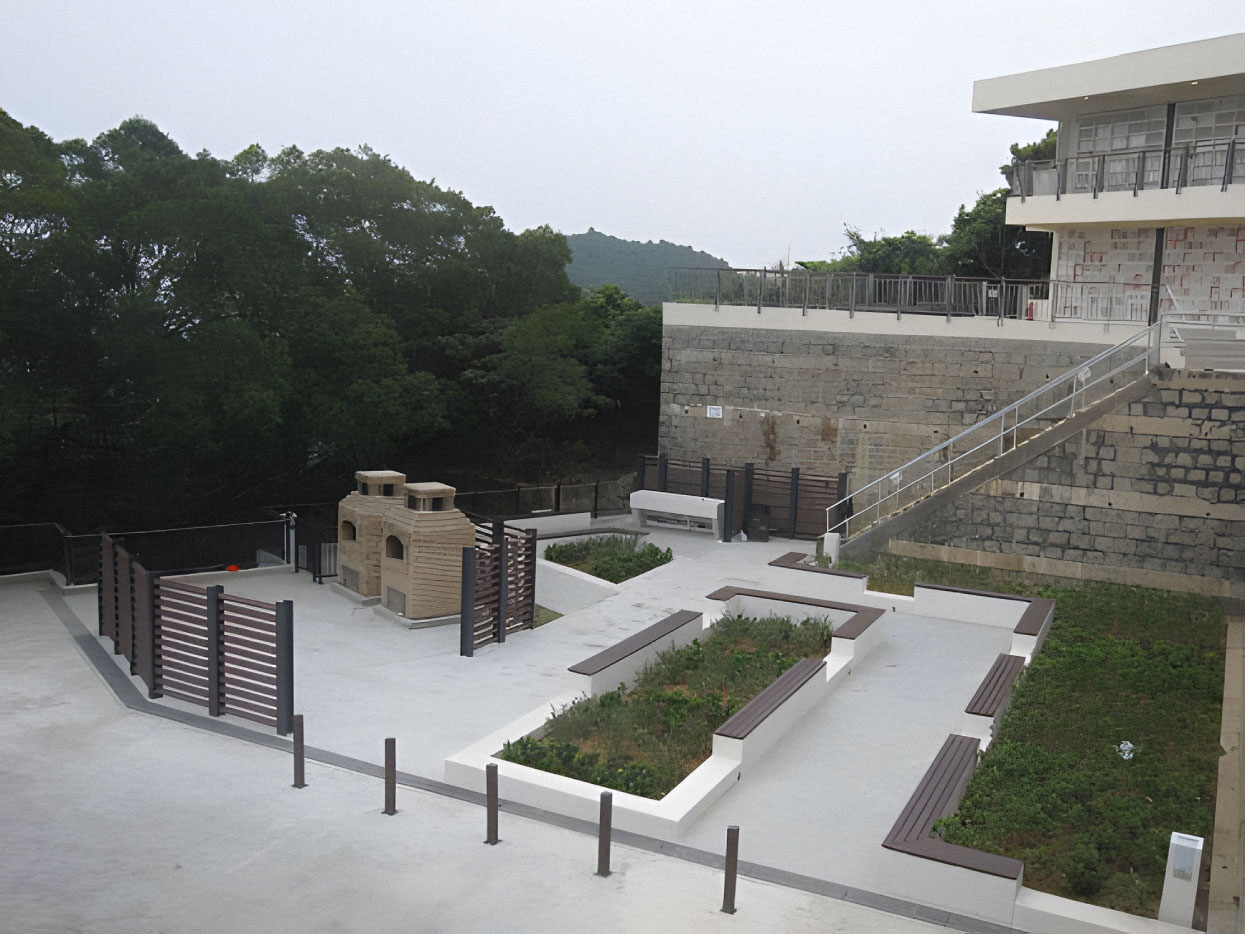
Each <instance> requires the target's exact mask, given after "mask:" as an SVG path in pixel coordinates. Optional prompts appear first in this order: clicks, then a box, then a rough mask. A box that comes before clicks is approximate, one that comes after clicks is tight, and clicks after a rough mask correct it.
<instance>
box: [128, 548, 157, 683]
mask: <svg viewBox="0 0 1245 934" xmlns="http://www.w3.org/2000/svg"><path fill="white" fill-rule="evenodd" d="M133 570H134V668H135V674H137V675H138V676H139V677H140V678H142V679H143V683H144V684H146V685H147V696H148V697H153V698H154V697H162V696H163V692H162V691H161V690H160V685H159V680H158V678H157V677H156V670H157V667H158V666H157V664H156V642H157V641H158V640H159V637H160V634H159V631H158V630H157V628H156V578H155V575H153V574H152V573H151V572H150V571H148V570H147V569H146V568H144V567H143V566H142V565H141V564H135V565H133Z"/></svg>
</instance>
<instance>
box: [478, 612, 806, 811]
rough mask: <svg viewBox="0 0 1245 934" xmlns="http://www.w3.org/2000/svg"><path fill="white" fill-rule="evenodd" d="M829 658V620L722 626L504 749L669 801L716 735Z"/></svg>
mask: <svg viewBox="0 0 1245 934" xmlns="http://www.w3.org/2000/svg"><path fill="white" fill-rule="evenodd" d="M829 651H830V626H829V624H827V623H826V622H825V621H824V620H805V621H804V622H802V623H800V624H798V625H796V624H793V623H792V622H791V620H790V619H786V618H773V617H771V618H768V619H751V618H747V617H726V618H724V619H721V620H719V621H718V622H717V623H716V624H715V625H714V627H713V629H712V630H711V631H710V634H709V635H708V636H707V637H706V638H705V640H704V641H703V642H701V641H700V640H696V641H694V642H692V644H691V645H688V646H684V647H683V648H677V649H670V650H669V651H666V652H662V653H661V654H660V655H659V656H658V657H657V658H656V659H655V660H654V661H653V662H652V663H651V664H650V665H648V666H647V667H646V668H645V669H644V670H643V671H642V672H640V674H639V676H638V677H637V678H636V682H635V685H634V686H632V687H631V688H626V687H624V686H622V685H620V686H619V688H618V690H616V691H609V692H606V693H604V694H599V695H597V696H596V697H592V698H583V699H581V700H579V701H577V702H576V703H574V704H571V705H570V706H568V707H565V708H563V709H562V710H561V711H560V712H558V713H557V714H555V715H554V716H553V718H551V719H550V720H549V721H548V722H547V723H546V724H545V727H544V731H543V735H542V736H541V737H540V738H533V737H524V738H523V739H520V740H517V741H515V742H513V743H507V744H506V747H505V749H504V750H502V752H501V754H500V756H501V758H503V759H507V760H509V761H511V762H518V763H520V764H521V765H528V766H531V767H533V768H538V769H544V770H545V771H548V772H554V773H557V774H559V775H567V776H570V777H571V778H578V779H581V780H583V781H588V782H592V783H594V784H597V785H603V786H605V787H607V788H614V789H617V790H619V791H626V792H630V793H631V794H637V795H643V796H645V797H651V798H662V797H664V796H665V795H666V794H667V793H668V792H669V791H670V790H671V789H672V788H674V787H675V785H677V784H678V783H679V782H681V781H682V780H683V779H684V778H685V777H687V775H688V774H690V773H691V772H692V770H693V769H695V768H696V767H697V766H698V765H700V763H701V762H703V761H704V760H705V759H706V758H708V756H709V754H710V753H711V751H712V747H713V731H714V730H716V729H717V728H718V727H720V726H721V725H722V724H723V723H724V722H725V721H726V720H727V719H728V718H729V717H730V716H731V715H732V714H733V713H735V711H737V710H738V709H739V708H740V707H742V706H744V704H746V703H748V701H750V700H751V699H752V698H754V697H755V696H756V695H757V694H759V693H760V692H761V691H763V690H764V689H765V688H766V687H768V686H769V685H770V684H771V683H772V682H773V681H774V680H775V679H776V678H777V677H778V676H779V675H780V674H782V673H783V672H784V671H786V670H787V669H788V668H790V667H791V666H792V665H794V664H795V663H796V662H797V661H799V660H800V659H801V658H822V657H824V656H825V655H826V653H827V652H829Z"/></svg>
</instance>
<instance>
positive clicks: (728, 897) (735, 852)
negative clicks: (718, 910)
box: [722, 824, 739, 915]
mask: <svg viewBox="0 0 1245 934" xmlns="http://www.w3.org/2000/svg"><path fill="white" fill-rule="evenodd" d="M738 874H739V828H738V827H736V826H735V825H734V824H731V825H730V826H729V827H727V828H726V884H725V886H724V888H723V891H722V910H723V911H724V912H726V913H727V914H728V915H733V914H734V913H735V877H736V876H737V875H738Z"/></svg>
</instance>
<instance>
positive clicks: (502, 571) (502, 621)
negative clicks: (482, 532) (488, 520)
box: [497, 532, 510, 642]
mask: <svg viewBox="0 0 1245 934" xmlns="http://www.w3.org/2000/svg"><path fill="white" fill-rule="evenodd" d="M507 558H508V555H507V549H506V535H505V533H504V532H503V533H502V536H501V540H500V541H499V542H498V543H497V641H498V642H505V641H506V614H507V613H508V612H509V607H508V606H507V603H508V602H509V601H508V600H507V599H506V590H507V589H508V587H509V585H510V568H509V567H508V566H507Z"/></svg>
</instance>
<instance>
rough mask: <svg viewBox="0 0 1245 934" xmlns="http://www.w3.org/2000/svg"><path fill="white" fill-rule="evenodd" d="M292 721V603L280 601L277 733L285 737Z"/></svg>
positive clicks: (278, 605) (278, 608)
mask: <svg viewBox="0 0 1245 934" xmlns="http://www.w3.org/2000/svg"><path fill="white" fill-rule="evenodd" d="M316 547H317V548H318V547H319V546H316ZM293 719H294V601H292V600H282V601H280V602H279V603H278V604H277V732H278V733H279V734H280V735H282V736H287V735H288V734H289V732H290V730H291V729H292V728H293Z"/></svg>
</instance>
